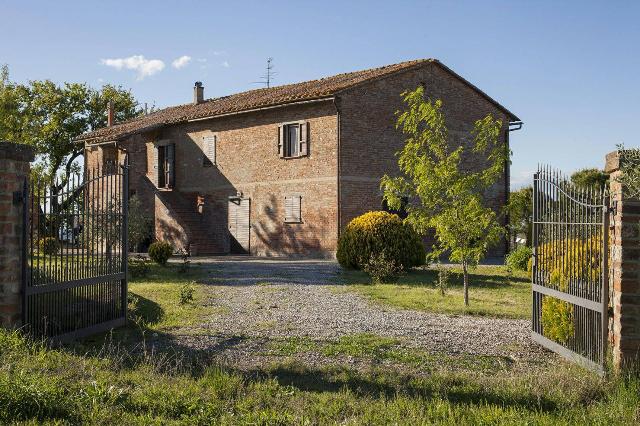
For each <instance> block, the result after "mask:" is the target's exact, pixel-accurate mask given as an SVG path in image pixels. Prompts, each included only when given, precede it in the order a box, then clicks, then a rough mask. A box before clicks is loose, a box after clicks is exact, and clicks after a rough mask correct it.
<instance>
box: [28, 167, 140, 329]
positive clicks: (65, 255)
mask: <svg viewBox="0 0 640 426" xmlns="http://www.w3.org/2000/svg"><path fill="white" fill-rule="evenodd" d="M128 173H129V170H128V166H127V162H126V159H125V163H124V165H116V164H111V165H110V167H107V168H105V169H103V170H89V171H87V172H85V174H84V176H79V175H74V176H71V177H69V179H67V180H66V182H64V183H60V182H58V181H55V182H54V183H50V182H42V181H35V180H32V181H31V182H29V183H27V182H25V189H24V194H25V197H23V199H24V203H25V206H24V207H25V209H24V212H25V217H24V220H25V224H26V226H25V227H24V228H23V229H24V235H23V237H24V239H23V241H25V242H26V244H24V245H23V247H24V248H23V250H24V253H23V288H22V290H23V310H22V312H23V316H24V317H23V324H24V325H25V328H26V329H27V331H28V332H30V333H31V334H33V335H35V336H44V337H52V338H54V339H55V340H58V341H65V340H72V339H75V338H80V337H83V336H87V335H90V334H93V333H99V332H101V331H106V330H109V329H112V328H115V327H118V326H121V325H124V324H125V322H126V312H127V253H128V244H127V240H128V237H127V213H128V196H127V195H128Z"/></svg>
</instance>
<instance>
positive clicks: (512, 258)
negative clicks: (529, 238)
mask: <svg viewBox="0 0 640 426" xmlns="http://www.w3.org/2000/svg"><path fill="white" fill-rule="evenodd" d="M532 255H533V250H531V247H527V246H520V247H518V248H516V249H515V250H513V251H512V252H511V253H509V254H508V255H507V258H506V259H505V263H506V264H507V266H508V267H509V268H511V269H515V270H518V271H526V270H527V264H528V262H529V259H531V256H532Z"/></svg>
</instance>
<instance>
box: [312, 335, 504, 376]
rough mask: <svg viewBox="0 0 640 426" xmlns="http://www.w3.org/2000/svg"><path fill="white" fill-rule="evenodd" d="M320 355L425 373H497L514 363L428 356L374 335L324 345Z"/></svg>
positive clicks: (486, 358)
mask: <svg viewBox="0 0 640 426" xmlns="http://www.w3.org/2000/svg"><path fill="white" fill-rule="evenodd" d="M321 352H322V353H323V354H324V355H326V356H330V357H337V356H350V357H356V358H365V359H369V360H371V361H376V362H380V361H390V362H392V363H397V364H403V365H408V366H412V367H420V368H421V371H423V372H427V371H431V372H437V371H439V372H442V371H465V372H471V371H484V372H491V371H493V372H495V371H498V370H506V369H507V368H508V367H509V366H510V365H511V363H512V361H511V360H510V359H507V358H505V357H500V356H485V355H469V354H458V355H448V354H444V353H428V352H425V351H422V350H419V349H415V348H409V347H406V346H402V345H401V341H400V340H399V339H394V338H391V337H383V336H378V335H375V334H371V333H358V334H351V335H346V336H342V337H340V339H338V340H337V341H335V342H329V343H327V344H325V345H324V346H323V347H322V349H321Z"/></svg>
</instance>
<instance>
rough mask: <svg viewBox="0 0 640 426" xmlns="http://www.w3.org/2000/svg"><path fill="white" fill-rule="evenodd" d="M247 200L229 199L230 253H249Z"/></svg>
mask: <svg viewBox="0 0 640 426" xmlns="http://www.w3.org/2000/svg"><path fill="white" fill-rule="evenodd" d="M250 207H251V200H250V199H249V198H238V197H231V198H229V219H228V220H229V237H230V238H229V240H230V247H229V248H230V251H231V253H249V236H250V226H251V223H250V220H249V216H250V212H251V208H250Z"/></svg>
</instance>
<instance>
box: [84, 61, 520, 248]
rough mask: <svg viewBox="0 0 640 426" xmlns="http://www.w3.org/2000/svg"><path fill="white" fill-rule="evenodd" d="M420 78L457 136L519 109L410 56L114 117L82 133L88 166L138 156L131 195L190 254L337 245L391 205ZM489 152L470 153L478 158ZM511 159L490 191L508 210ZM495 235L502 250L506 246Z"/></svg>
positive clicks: (163, 234)
mask: <svg viewBox="0 0 640 426" xmlns="http://www.w3.org/2000/svg"><path fill="white" fill-rule="evenodd" d="M418 85H423V86H424V87H425V88H426V93H427V94H428V96H429V97H430V98H432V99H436V98H439V99H442V101H443V103H444V112H445V116H446V120H447V125H448V128H449V132H450V138H451V139H452V140H451V143H452V144H459V143H465V142H467V141H468V140H469V138H470V136H469V135H470V131H471V130H472V129H473V125H474V122H475V120H477V119H480V118H482V117H484V116H485V115H486V114H488V113H491V114H493V116H494V117H495V118H498V119H500V120H502V123H503V129H504V132H503V133H502V138H503V141H504V143H505V147H506V149H508V143H509V141H508V135H509V133H508V128H509V123H511V122H514V121H517V120H518V118H517V117H516V116H515V115H513V114H512V113H510V112H509V111H508V110H507V109H505V108H504V107H502V106H501V105H500V104H498V103H497V102H496V101H494V100H493V99H491V98H490V97H489V96H487V95H486V94H485V93H484V92H482V91H481V90H479V89H478V88H477V87H475V86H474V85H472V84H471V83H469V82H468V81H466V80H465V79H463V78H462V77H460V76H459V75H458V74H456V73H455V72H453V71H452V70H451V69H449V68H448V67H446V66H445V65H443V64H442V63H441V62H439V61H437V60H434V59H424V60H416V61H410V62H403V63H399V64H395V65H389V66H384V67H381V68H375V69H370V70H365V71H357V72H351V73H346V74H339V75H335V76H332V77H326V78H322V79H319V80H313V81H307V82H303V83H297V84H290V85H284V86H279V87H271V88H264V89H258V90H251V91H248V92H243V93H238V94H234V95H229V96H224V97H220V98H215V99H209V100H205V99H204V96H203V90H204V88H203V87H202V84H201V83H196V85H195V87H194V99H193V102H192V103H190V104H185V105H179V106H175V107H169V108H166V109H162V110H159V111H155V112H152V113H150V114H146V115H143V116H140V117H137V118H135V119H132V120H129V121H126V122H122V123H113V119H112V117H113V113H112V112H111V113H110V114H109V115H110V117H109V120H108V122H109V125H108V126H107V127H105V128H102V129H98V130H96V131H93V132H90V133H86V134H84V135H82V136H81V137H79V139H78V140H79V141H82V142H83V143H84V145H85V154H86V155H85V167H86V169H92V168H96V167H99V168H106V167H109V166H113V165H114V164H118V163H121V162H122V161H123V160H124V156H125V154H128V156H129V162H130V166H131V168H130V195H133V194H136V195H137V196H138V197H139V198H140V199H141V201H142V203H143V206H145V207H146V208H147V209H148V213H149V215H152V216H153V218H154V223H155V238H156V239H159V240H167V241H170V242H172V243H173V244H174V246H175V247H176V248H185V249H188V250H190V252H191V253H192V254H223V253H250V254H253V255H259V256H308V257H331V256H333V255H334V254H335V250H336V246H337V240H338V236H339V233H340V230H341V229H342V228H344V227H345V226H346V225H347V224H348V223H349V221H350V220H351V219H353V218H354V217H356V216H358V215H360V214H362V213H365V212H367V211H371V210H380V209H381V208H382V197H381V192H380V188H379V181H380V178H381V177H382V176H383V175H384V174H385V173H387V174H390V175H394V174H397V173H398V168H397V163H396V157H395V153H396V152H397V151H398V150H399V149H401V148H402V146H403V143H404V137H403V135H402V134H401V133H400V132H399V131H398V130H396V128H395V118H396V117H395V112H396V111H397V110H399V109H401V108H402V106H403V105H402V100H401V96H400V94H401V93H402V92H404V91H406V90H413V89H415V88H416V87H418ZM484 161H485V159H484V158H475V157H471V156H469V157H468V158H465V159H464V165H465V167H466V168H468V169H469V170H472V169H473V168H474V167H478V166H480V165H482V164H483V162H484ZM508 192H509V170H508V164H505V171H504V177H503V179H501V180H500V181H499V182H498V183H496V184H495V185H494V186H493V187H492V188H491V189H490V191H488V192H487V194H486V202H487V204H488V205H490V206H492V207H493V208H495V209H496V211H500V213H501V216H500V217H501V218H502V219H501V220H505V217H504V215H503V214H502V211H501V210H502V207H503V206H504V205H505V203H506V200H507V196H508ZM504 251H505V247H504V245H501V246H500V247H496V248H495V249H494V250H493V252H492V253H491V254H492V255H494V256H501V255H503V254H504Z"/></svg>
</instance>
